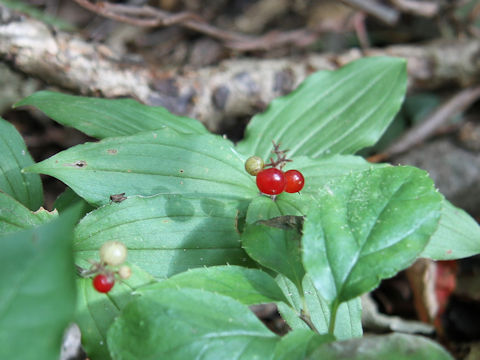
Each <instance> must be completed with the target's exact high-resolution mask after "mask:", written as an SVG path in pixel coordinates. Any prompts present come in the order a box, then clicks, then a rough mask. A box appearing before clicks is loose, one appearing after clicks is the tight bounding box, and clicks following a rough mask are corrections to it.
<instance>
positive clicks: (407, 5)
mask: <svg viewBox="0 0 480 360" xmlns="http://www.w3.org/2000/svg"><path fill="white" fill-rule="evenodd" d="M390 2H391V3H392V5H394V6H395V7H396V8H397V9H398V10H400V11H401V12H405V13H409V14H414V15H419V16H423V17H433V16H435V15H437V14H438V12H439V10H440V6H439V4H438V2H435V1H417V0H390Z"/></svg>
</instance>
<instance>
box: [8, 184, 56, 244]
mask: <svg viewBox="0 0 480 360" xmlns="http://www.w3.org/2000/svg"><path fill="white" fill-rule="evenodd" d="M56 216H57V212H56V211H52V212H49V211H47V210H45V209H43V208H40V210H38V211H36V212H32V211H30V210H29V209H27V208H26V207H25V206H23V205H22V204H20V203H19V202H18V201H17V200H15V199H14V198H12V197H11V196H9V195H7V194H5V193H3V192H1V191H0V235H5V234H9V233H12V232H16V231H19V230H24V229H28V228H30V227H33V226H36V225H40V224H43V223H45V222H48V221H50V220H52V219H53V218H54V217H56Z"/></svg>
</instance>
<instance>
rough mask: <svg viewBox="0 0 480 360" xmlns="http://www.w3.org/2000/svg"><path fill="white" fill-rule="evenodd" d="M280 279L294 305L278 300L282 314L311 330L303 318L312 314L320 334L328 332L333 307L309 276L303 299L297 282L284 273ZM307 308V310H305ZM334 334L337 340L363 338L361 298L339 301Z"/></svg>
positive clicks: (293, 324)
mask: <svg viewBox="0 0 480 360" xmlns="http://www.w3.org/2000/svg"><path fill="white" fill-rule="evenodd" d="M276 280H277V282H278V284H279V286H280V287H281V288H282V290H283V292H284V294H285V296H286V297H287V298H288V300H289V304H291V306H287V305H286V304H284V303H278V304H277V305H278V309H279V311H280V314H281V315H282V317H283V318H284V319H285V321H286V322H287V323H288V325H289V326H290V327H291V328H292V329H308V325H307V323H306V322H305V321H303V320H302V319H301V313H302V309H304V310H303V313H304V314H303V316H309V317H310V321H311V323H312V324H313V326H314V327H315V329H316V331H318V332H319V333H320V334H326V333H328V330H329V327H330V319H331V310H330V306H329V304H328V303H327V302H326V301H325V300H324V299H323V297H322V296H321V294H320V293H319V292H318V290H316V289H315V287H314V286H313V284H312V281H311V280H310V279H309V277H308V275H307V276H305V278H304V279H303V289H304V290H303V299H302V297H300V294H299V292H298V289H297V288H296V287H295V285H294V284H293V283H292V282H291V281H290V280H288V279H287V278H286V277H284V276H279V277H277V279H276ZM305 309H306V310H305ZM336 319H337V320H336V322H335V328H334V331H333V335H334V336H335V338H336V339H339V340H347V339H351V338H354V337H360V336H362V334H363V329H362V304H361V301H360V298H359V297H358V298H355V299H352V300H349V301H347V302H344V303H342V304H340V306H339V307H338V310H337V315H336Z"/></svg>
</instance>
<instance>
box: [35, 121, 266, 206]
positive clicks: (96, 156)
mask: <svg viewBox="0 0 480 360" xmlns="http://www.w3.org/2000/svg"><path fill="white" fill-rule="evenodd" d="M243 163H244V159H243V157H241V156H240V155H239V154H238V153H237V152H236V151H235V149H234V148H233V145H232V143H231V142H230V141H228V140H226V139H223V138H222V137H220V136H217V135H210V134H208V135H197V134H179V133H177V132H176V131H173V130H171V129H168V128H165V129H161V130H158V131H152V132H146V133H141V134H137V135H132V136H125V137H118V138H108V139H104V140H102V141H100V142H98V143H87V144H84V145H78V146H75V147H72V148H70V149H68V150H65V151H62V152H61V153H59V154H56V155H55V156H52V157H51V158H49V159H47V160H44V161H42V162H40V163H38V164H35V165H33V166H31V167H29V168H27V169H26V171H30V172H39V173H44V174H48V175H51V176H54V177H56V178H58V179H60V180H62V181H63V182H64V183H66V184H67V185H68V186H70V187H71V188H72V189H73V190H74V191H75V192H76V193H77V194H79V195H80V196H81V197H83V198H84V199H85V200H87V201H88V202H89V203H92V204H97V205H101V204H106V203H108V202H109V201H110V195H113V194H121V193H125V194H126V196H131V195H154V194H159V193H177V194H184V195H187V194H203V195H205V196H207V197H210V198H229V199H247V198H251V197H253V196H254V195H255V194H257V189H256V185H255V182H254V178H253V177H252V176H250V175H248V174H247V173H246V171H245V170H244V169H243V166H244V165H243Z"/></svg>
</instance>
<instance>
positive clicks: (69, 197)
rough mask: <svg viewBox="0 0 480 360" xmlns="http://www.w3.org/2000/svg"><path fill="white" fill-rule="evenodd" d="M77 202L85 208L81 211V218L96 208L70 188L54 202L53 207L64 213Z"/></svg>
mask: <svg viewBox="0 0 480 360" xmlns="http://www.w3.org/2000/svg"><path fill="white" fill-rule="evenodd" d="M77 204H81V206H82V207H83V210H82V212H81V213H80V218H79V220H80V219H81V218H83V217H84V216H85V215H86V214H87V213H89V212H90V211H92V210H94V209H95V208H94V207H93V206H91V205H89V204H88V203H87V202H86V201H85V200H83V199H82V198H81V197H80V196H78V195H77V194H76V193H75V192H74V191H73V190H72V189H70V188H66V189H65V191H64V192H63V193H61V194H60V195H59V196H58V198H57V199H56V200H55V203H54V204H53V208H54V209H55V210H57V211H58V212H60V213H62V212H64V211H65V210H67V209H69V208H70V207H72V206H75V205H77Z"/></svg>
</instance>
